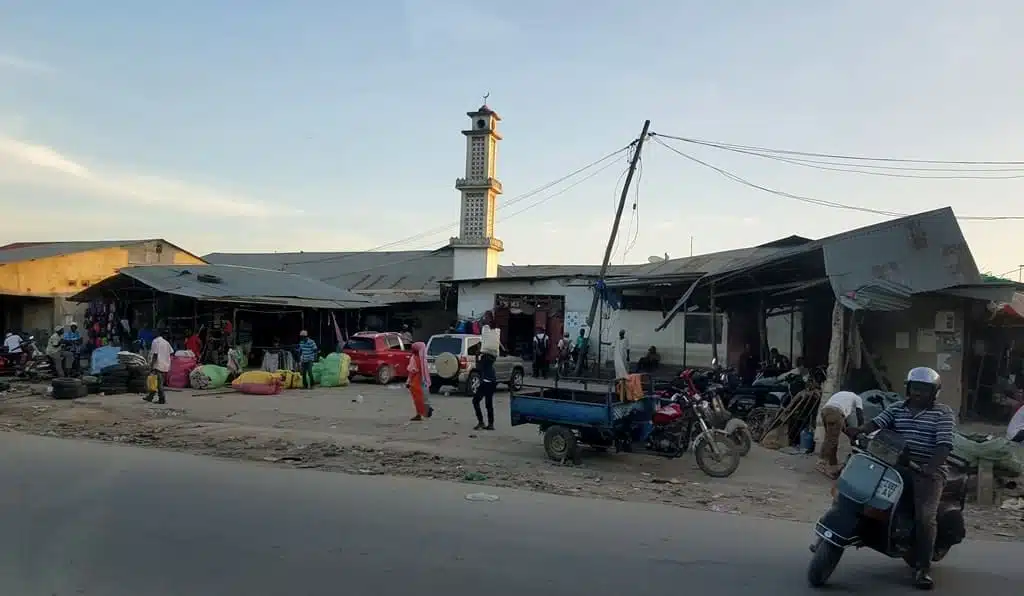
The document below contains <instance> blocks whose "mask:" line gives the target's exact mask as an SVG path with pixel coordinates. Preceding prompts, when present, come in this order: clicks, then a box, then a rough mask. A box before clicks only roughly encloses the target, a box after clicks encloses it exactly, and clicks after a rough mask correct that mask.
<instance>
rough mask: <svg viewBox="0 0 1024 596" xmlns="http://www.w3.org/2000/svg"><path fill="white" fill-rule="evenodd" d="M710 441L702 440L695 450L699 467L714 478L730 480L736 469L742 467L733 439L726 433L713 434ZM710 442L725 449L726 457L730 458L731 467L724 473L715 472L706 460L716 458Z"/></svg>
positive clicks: (694, 453)
mask: <svg viewBox="0 0 1024 596" xmlns="http://www.w3.org/2000/svg"><path fill="white" fill-rule="evenodd" d="M709 437H710V439H708V438H705V439H701V440H700V441H699V442H698V443H697V444H696V445H695V446H694V448H693V455H694V457H695V458H696V459H697V467H698V468H700V469H701V471H702V472H704V473H705V474H707V475H708V476H710V477H712V478H728V477H729V476H732V475H733V472H735V471H736V468H739V467H740V454H739V452H738V451H737V450H736V449H735V444H734V443H733V442H732V440H731V439H729V438H728V437H727V435H725V434H724V433H717V432H715V433H712V434H710V435H709ZM710 441H715V442H716V443H719V444H720V445H722V446H723V447H725V450H726V455H725V457H728V458H729V465H728V466H727V467H726V468H725V470H724V471H718V470H713V469H712V468H709V467H708V464H707V461H706V458H709V457H714V453H713V452H712V451H711V446H710Z"/></svg>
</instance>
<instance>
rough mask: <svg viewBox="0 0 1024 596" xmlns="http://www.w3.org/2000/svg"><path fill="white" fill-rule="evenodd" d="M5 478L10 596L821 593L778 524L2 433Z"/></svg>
mask: <svg viewBox="0 0 1024 596" xmlns="http://www.w3.org/2000/svg"><path fill="white" fill-rule="evenodd" d="M0 479H2V492H0V495H2V496H0V594H3V595H5V596H6V595H10V596H36V595H38V596H72V595H76V596H77V595H80V594H85V595H99V596H121V595H124V596H138V595H140V594H146V595H147V596H162V595H171V594H174V595H183V596H184V595H188V596H197V595H199V596H204V595H207V594H209V595H211V596H235V595H239V596H241V595H245V596H261V595H274V596H302V595H320V594H323V595H332V596H337V595H338V594H344V595H346V596H363V595H365V596H392V595H394V596H410V595H413V594H414V595H416V596H435V595H436V596H440V595H444V596H463V595H467V596H468V595H472V596H479V595H481V594H486V595H487V596H506V595H513V594H515V595H517V596H519V595H523V594H544V595H552V596H554V595H559V596H561V595H565V596H573V595H580V596H603V595H615V596H622V595H623V594H629V595H630V596H646V595H657V596H665V595H667V594H680V593H686V594H694V593H705V594H714V595H715V596H731V595H740V594H742V595H744V596H749V595H751V594H787V595H791V596H797V595H800V594H811V593H814V591H813V590H811V589H810V588H809V587H807V584H806V583H805V579H804V577H805V570H806V565H807V562H808V559H809V557H810V553H809V552H808V550H807V544H808V543H809V540H810V530H809V528H808V526H806V525H804V524H796V523H791V522H781V521H774V520H761V519H754V518H746V517H739V516H731V515H726V514H717V513H711V512H701V511H689V510H682V509H678V508H672V507H662V506H655V505H644V504H636V503H624V502H614V501H595V500H586V499H578V498H571V497H557V496H552V495H541V494H536V493H529V492H518V491H512V490H499V489H490V488H487V487H475V486H472V485H468V484H449V483H443V482H436V481H429V480H410V479H395V478H386V477H365V476H348V475H344V474H335V473H325V472H317V471H314V470H289V469H280V468H277V467H272V466H269V465H266V466H264V465H257V464H251V463H248V464H247V463H240V462H229V461H219V460H215V459H209V458H202V457H196V456H190V455H183V454H178V453H168V452H161V451H156V450H145V449H138V448H133V447H124V446H118V445H110V444H97V443H86V442H75V441H63V440H60V439H48V438H39V437H29V436H23V435H17V434H13V433H0ZM478 491H483V492H487V493H490V494H494V495H498V496H499V497H500V500H498V501H496V502H478V501H469V500H467V499H466V498H465V497H466V495H467V494H468V493H472V492H478ZM1022 560H1024V545H1021V544H1011V543H993V542H974V543H968V544H964V545H961V546H960V547H959V548H957V549H955V550H954V551H953V552H952V553H951V554H950V556H949V557H947V559H946V560H945V561H943V563H942V564H941V566H940V567H939V568H938V569H937V570H936V573H935V576H936V581H937V582H938V585H937V587H936V590H935V592H936V593H939V594H958V595H961V596H962V595H963V594H971V593H973V594H993V595H1009V594H1013V593H1021V586H1024V566H1022V565H1021V561H1022ZM908 575H909V571H908V570H907V569H906V568H905V566H904V564H903V563H902V562H901V561H893V560H889V559H886V558H883V557H881V556H880V555H877V554H875V553H871V552H851V553H848V554H847V555H846V557H845V558H844V560H843V562H842V563H841V564H840V568H839V569H838V570H837V572H836V574H835V576H834V577H833V588H832V589H831V590H829V591H831V592H833V593H837V592H842V593H863V594H868V593H870V594H872V595H873V596H884V595H888V594H907V593H908V590H909V588H908V587H907V580H908Z"/></svg>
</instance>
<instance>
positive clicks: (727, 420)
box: [674, 360, 754, 456]
mask: <svg viewBox="0 0 1024 596" xmlns="http://www.w3.org/2000/svg"><path fill="white" fill-rule="evenodd" d="M720 370H721V369H720V367H718V361H717V360H712V361H711V370H710V371H695V370H694V369H687V370H684V371H683V372H682V373H681V374H680V375H679V379H678V381H679V383H678V384H674V385H676V386H677V388H678V390H681V391H683V392H685V393H686V394H687V395H690V396H697V395H700V396H703V398H704V399H705V400H706V401H707V402H708V406H709V410H710V414H709V420H708V422H709V423H710V424H711V426H712V427H713V428H716V429H718V430H721V431H723V432H724V433H725V434H726V435H727V436H728V437H729V439H730V440H732V441H733V443H735V445H736V449H737V451H738V452H739V454H740V455H741V456H744V455H747V454H748V453H750V449H751V448H752V447H753V444H754V439H753V436H752V435H751V433H750V428H749V427H748V426H747V423H746V422H744V421H743V420H740V419H739V418H737V417H735V416H734V415H733V414H732V412H730V411H729V410H728V409H727V408H726V407H725V404H724V403H723V401H722V395H723V394H724V393H725V386H724V385H723V384H722V383H721V372H720Z"/></svg>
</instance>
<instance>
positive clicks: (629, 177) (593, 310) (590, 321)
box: [575, 120, 651, 377]
mask: <svg viewBox="0 0 1024 596" xmlns="http://www.w3.org/2000/svg"><path fill="white" fill-rule="evenodd" d="M650 127H651V121H650V120H644V128H643V130H641V131H640V138H639V139H637V143H636V150H635V151H634V152H633V159H632V160H630V162H629V172H628V173H627V174H626V182H625V183H623V185H622V194H621V195H620V196H619V206H618V207H617V208H616V209H615V221H614V222H613V223H612V233H611V236H609V238H608V246H606V247H605V249H604V261H602V262H601V272H600V273H599V274H598V277H597V279H598V282H597V284H596V285H595V286H594V299H593V300H592V301H591V302H590V313H589V314H588V315H587V332H588V333H589V334H590V335H589V336H588V337H587V342H586V344H585V346H586V350H584V351H583V353H582V354H580V357H579V359H578V360H577V361H576V373H575V374H576V376H577V377H578V376H580V372H581V371H582V370H583V361H584V360H585V359H586V358H585V356H586V354H587V353H588V352H590V346H591V345H592V343H593V340H594V317H595V316H597V305H598V301H599V300H600V299H601V291H600V290H601V289H600V287H599V286H600V285H601V283H602V282H603V281H604V276H605V274H606V273H608V262H609V261H611V258H612V249H613V248H615V237H616V236H617V235H618V233H619V223H621V222H622V210H623V209H625V207H626V199H627V198H628V197H629V185H630V184H631V183H632V182H633V174H635V173H636V164H637V163H639V162H640V151H641V150H642V149H643V148H644V141H645V140H647V130H648V129H649V128H650ZM597 341H598V343H599V344H600V342H601V337H600V333H599V334H598V337H597Z"/></svg>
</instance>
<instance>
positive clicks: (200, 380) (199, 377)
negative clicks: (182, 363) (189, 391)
mask: <svg viewBox="0 0 1024 596" xmlns="http://www.w3.org/2000/svg"><path fill="white" fill-rule="evenodd" d="M188 385H189V387H191V388H193V389H209V388H210V377H208V376H206V373H204V372H203V367H201V366H197V367H195V368H193V369H192V372H190V373H189V374H188Z"/></svg>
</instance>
